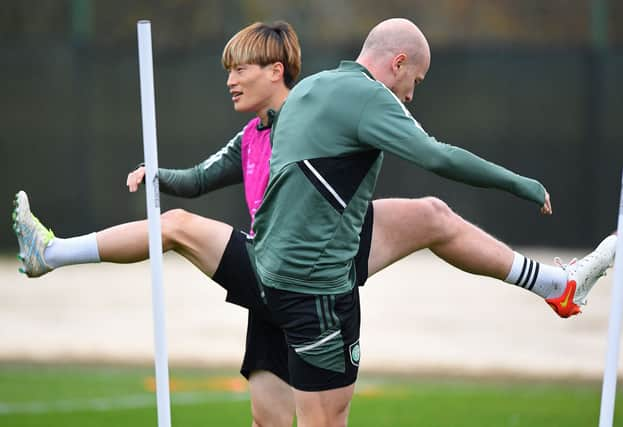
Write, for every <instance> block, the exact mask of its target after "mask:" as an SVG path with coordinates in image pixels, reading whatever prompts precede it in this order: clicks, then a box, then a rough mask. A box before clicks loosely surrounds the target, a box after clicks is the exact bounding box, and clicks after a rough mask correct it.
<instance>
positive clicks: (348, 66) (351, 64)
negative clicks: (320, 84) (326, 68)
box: [338, 61, 376, 80]
mask: <svg viewBox="0 0 623 427" xmlns="http://www.w3.org/2000/svg"><path fill="white" fill-rule="evenodd" d="M338 69H339V70H344V71H362V72H364V73H366V75H367V76H368V77H370V78H371V79H373V80H376V79H375V78H374V76H373V75H372V73H371V72H370V71H368V69H367V68H366V67H364V66H363V65H361V64H360V63H359V62H355V61H341V62H340V66H339V67H338Z"/></svg>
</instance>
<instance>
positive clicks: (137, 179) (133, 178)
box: [126, 166, 145, 193]
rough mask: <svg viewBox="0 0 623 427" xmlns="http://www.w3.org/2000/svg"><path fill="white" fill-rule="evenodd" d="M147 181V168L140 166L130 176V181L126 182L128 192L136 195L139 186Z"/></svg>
mask: <svg viewBox="0 0 623 427" xmlns="http://www.w3.org/2000/svg"><path fill="white" fill-rule="evenodd" d="M144 179H145V166H140V167H139V168H138V169H136V170H135V171H132V172H130V173H129V174H128V179H127V181H126V185H127V186H128V190H130V193H134V192H135V191H136V190H138V187H139V185H141V183H142V182H143V180H144Z"/></svg>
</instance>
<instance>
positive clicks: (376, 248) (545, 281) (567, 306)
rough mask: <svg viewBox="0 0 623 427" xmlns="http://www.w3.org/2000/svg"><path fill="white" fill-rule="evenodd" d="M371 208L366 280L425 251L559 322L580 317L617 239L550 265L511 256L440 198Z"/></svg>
mask: <svg viewBox="0 0 623 427" xmlns="http://www.w3.org/2000/svg"><path fill="white" fill-rule="evenodd" d="M373 203H374V226H373V232H372V247H371V250H370V258H369V263H368V264H369V274H370V275H372V274H374V273H375V272H377V271H379V270H381V269H383V268H385V267H386V266H388V265H390V264H392V263H394V262H396V261H397V260H399V259H401V258H403V257H405V256H407V255H409V254H410V253H412V252H415V251H417V250H419V249H422V248H429V249H430V250H431V251H432V252H433V253H435V254H436V255H437V256H439V257H440V258H441V259H443V260H445V261H446V262H448V263H449V264H451V265H453V266H455V267H457V268H460V269H461V270H463V271H466V272H469V273H473V274H480V275H484V276H489V277H493V278H497V279H499V280H504V281H506V282H508V283H511V284H514V285H517V286H520V287H523V288H524V289H527V290H529V291H531V292H534V293H536V294H537V295H539V296H541V297H543V298H544V299H546V301H547V302H548V304H550V306H551V307H552V308H553V309H554V310H555V311H556V312H557V313H558V314H559V315H560V316H561V317H569V316H571V315H574V314H577V313H579V312H580V308H579V305H582V304H585V303H586V295H588V293H589V291H590V290H591V288H592V287H593V285H594V284H595V282H596V281H597V279H598V278H599V277H601V276H602V275H603V274H604V273H605V271H606V270H607V268H608V267H609V266H610V265H612V262H613V260H614V251H615V247H616V236H608V237H607V238H606V239H605V240H604V241H603V242H602V243H601V244H600V245H599V246H598V248H597V249H596V250H595V251H593V252H592V253H591V254H589V255H587V256H586V257H584V258H582V259H581V260H580V261H578V262H577V263H575V262H572V263H570V264H569V265H561V266H550V265H546V264H542V263H539V262H537V261H534V260H531V259H529V258H527V257H525V256H523V255H522V254H519V253H517V252H514V251H513V250H512V249H510V248H509V247H508V246H507V245H506V244H504V243H502V242H500V241H499V240H497V239H495V238H494V237H492V236H491V235H489V234H487V233H485V232H484V231H483V230H481V229H480V228H478V227H476V226H475V225H473V224H471V223H469V222H467V221H465V220H464V219H463V218H461V217H460V216H459V215H457V214H456V213H455V212H453V211H452V210H451V209H450V208H449V207H448V206H447V205H446V204H445V203H444V202H443V201H441V200H439V199H436V198H433V197H427V198H423V199H382V200H375V201H374V202H373ZM569 302H570V303H569Z"/></svg>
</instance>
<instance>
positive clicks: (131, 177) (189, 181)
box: [126, 132, 242, 198]
mask: <svg viewBox="0 0 623 427" xmlns="http://www.w3.org/2000/svg"><path fill="white" fill-rule="evenodd" d="M241 141H242V132H239V133H238V134H237V135H236V136H235V137H234V138H232V139H231V140H230V141H229V142H228V143H227V145H225V146H224V147H223V148H221V149H220V150H219V151H217V152H216V153H214V154H213V155H212V156H210V157H208V158H207V159H206V160H205V161H203V162H201V163H199V164H198V165H196V166H193V167H191V168H187V169H165V168H159V169H158V179H159V182H160V191H162V192H163V193H165V194H170V195H173V196H178V197H186V198H192V197H198V196H200V195H202V194H205V193H208V192H210V191H214V190H217V189H219V188H223V187H226V186H229V185H233V184H238V183H240V182H242V160H241V155H240V144H241ZM144 178H145V168H144V167H143V166H140V167H139V168H138V169H136V170H135V171H132V172H130V174H128V179H127V182H126V183H127V186H128V189H129V190H130V192H134V191H136V190H137V189H138V186H139V185H140V184H141V183H142V182H143V180H144Z"/></svg>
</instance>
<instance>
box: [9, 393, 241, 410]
mask: <svg viewBox="0 0 623 427" xmlns="http://www.w3.org/2000/svg"><path fill="white" fill-rule="evenodd" d="M171 400H172V403H173V404H175V405H194V404H198V403H208V402H223V403H226V402H237V401H243V400H249V394H248V393H202V392H189V393H175V394H174V395H172V398H171ZM154 406H156V397H155V395H153V394H133V395H126V396H119V397H100V398H93V399H64V400H54V401H50V402H46V401H32V402H19V403H8V402H0V415H9V414H45V413H51V412H80V411H98V412H107V411H115V410H123V409H137V408H150V407H154Z"/></svg>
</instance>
